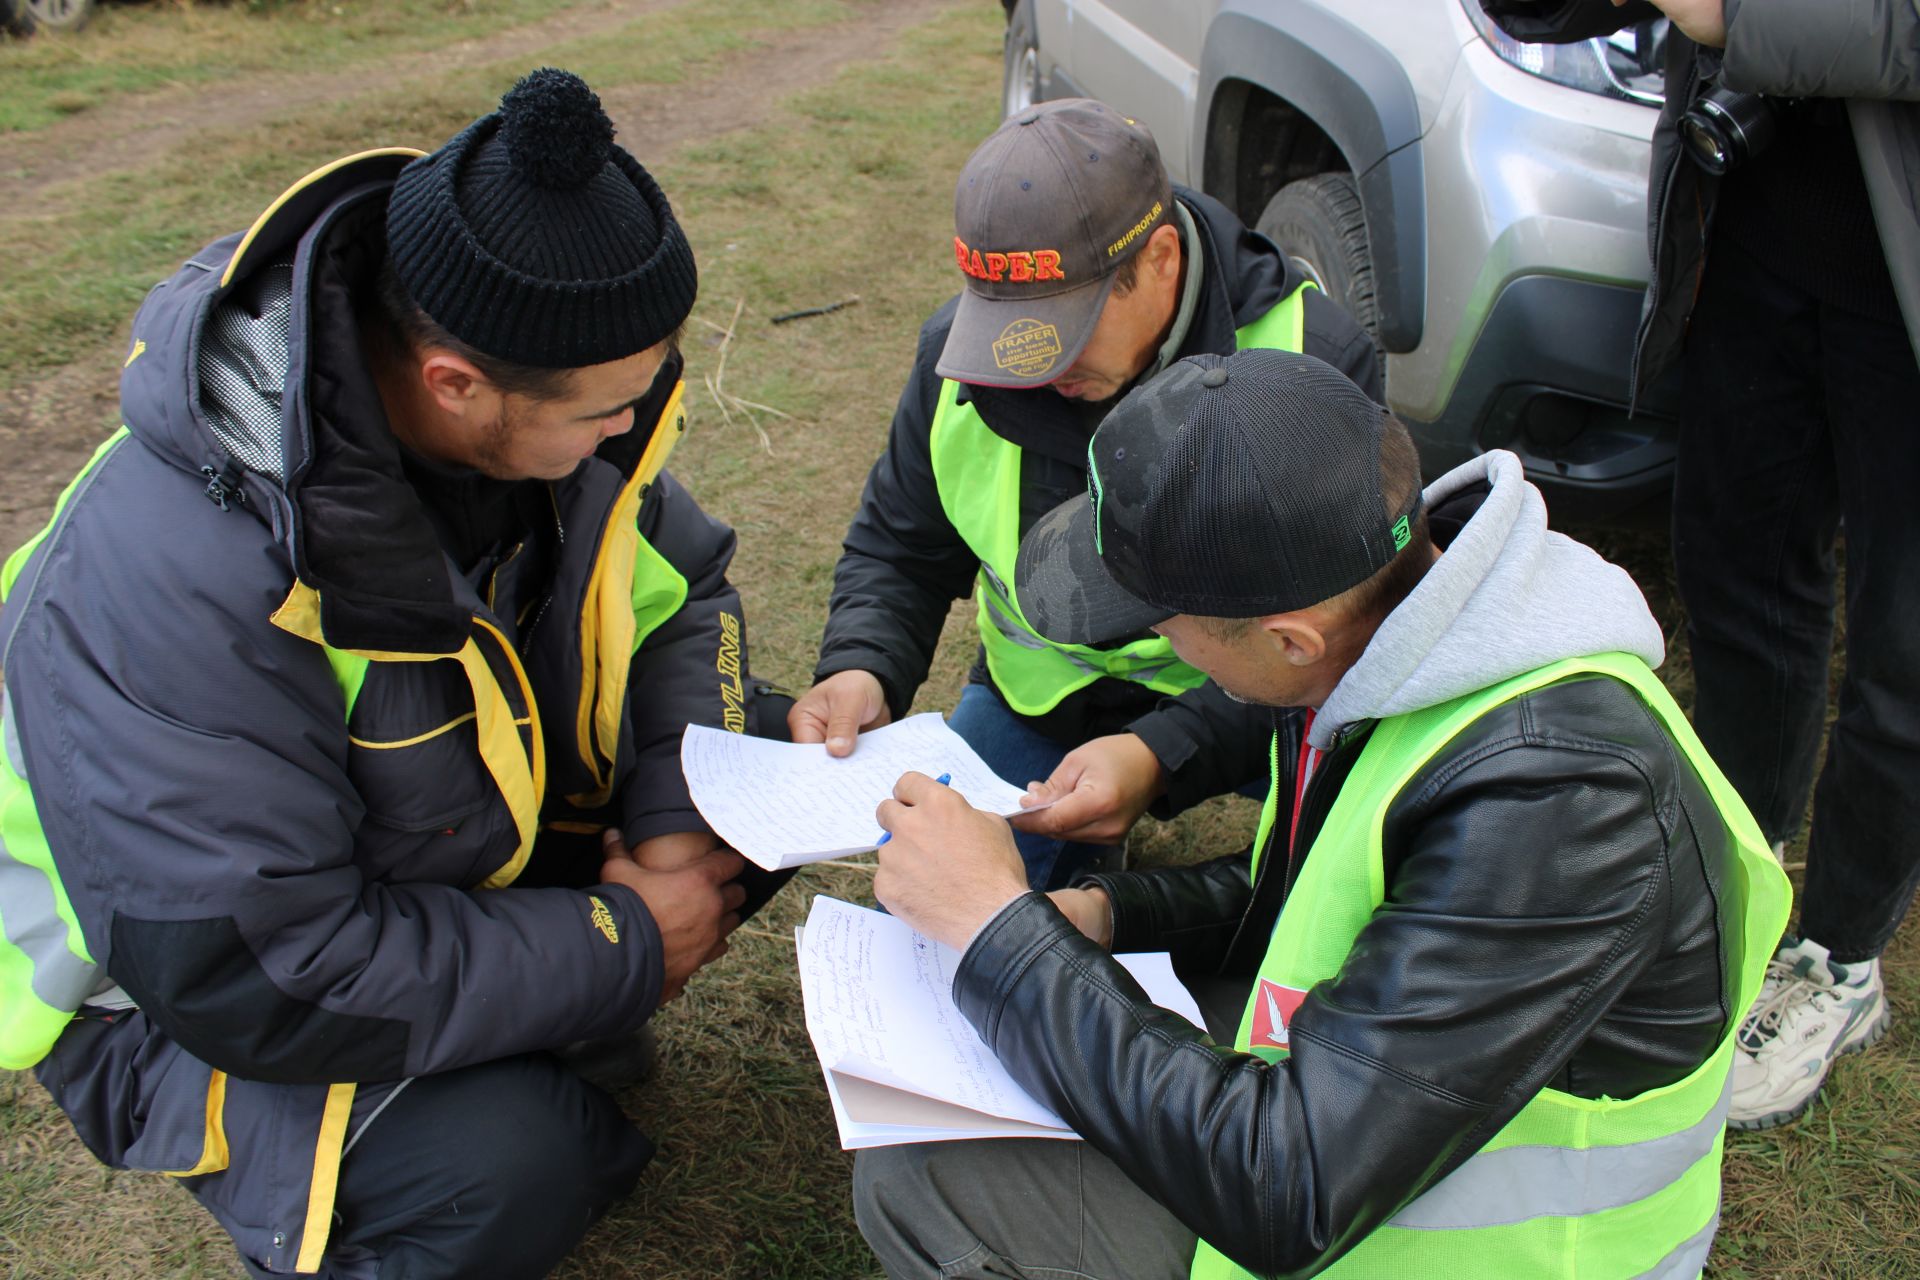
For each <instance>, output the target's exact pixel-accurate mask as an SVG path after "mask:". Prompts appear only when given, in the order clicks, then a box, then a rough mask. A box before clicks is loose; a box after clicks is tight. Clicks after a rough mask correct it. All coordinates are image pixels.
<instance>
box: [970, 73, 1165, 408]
mask: <svg viewBox="0 0 1920 1280" xmlns="http://www.w3.org/2000/svg"><path fill="white" fill-rule="evenodd" d="M1172 216H1173V188H1172V187H1171V186H1170V185H1169V183H1168V181H1167V171H1166V167H1165V166H1164V165H1162V164H1161V163H1160V148H1159V147H1157V146H1155V145H1154V141H1153V135H1152V134H1151V133H1149V132H1147V130H1146V127H1145V126H1144V125H1141V124H1139V123H1138V122H1136V121H1134V120H1130V119H1128V118H1127V117H1126V116H1123V115H1121V114H1120V113H1119V112H1118V111H1115V110H1114V109H1113V108H1112V107H1109V106H1107V105H1106V104H1105V103H1103V102H1096V101H1094V100H1093V99H1091V98H1062V99H1059V100H1057V101H1053V102H1042V103H1038V104H1036V105H1035V106H1032V107H1029V108H1027V109H1026V110H1024V111H1019V112H1016V113H1015V114H1013V115H1011V116H1009V117H1007V119H1006V121H1005V122H1004V123H1003V124H1001V126H1000V127H999V128H998V129H996V130H994V131H993V134H992V136H990V137H989V138H988V139H987V140H986V141H985V142H983V143H981V144H980V146H979V147H978V148H977V149H976V150H975V151H974V153H973V155H972V157H971V158H970V159H969V160H968V161H967V165H966V168H964V169H962V170H961V171H960V181H959V183H958V184H957V185H956V186H955V189H954V195H953V227H954V241H953V250H954V258H955V260H956V262H957V263H958V265H959V267H960V271H961V274H962V275H963V276H964V277H965V280H966V289H965V290H964V291H963V292H962V293H961V295H960V307H959V310H958V311H957V312H956V313H955V315H954V318H953V327H952V329H951V330H949V331H948V334H947V345H946V348H945V350H943V351H942V352H941V353H940V361H939V363H938V365H937V366H936V368H937V369H938V371H939V373H940V376H941V377H943V378H952V379H954V380H955V381H958V382H970V383H978V384H982V385H985V386H992V387H1017V388H1027V387H1042V386H1045V385H1046V384H1047V383H1049V382H1052V381H1053V380H1054V379H1055V378H1058V377H1059V376H1060V375H1061V374H1063V373H1065V372H1066V371H1067V369H1068V368H1069V367H1070V366H1071V365H1072V364H1073V362H1074V360H1075V359H1077V358H1078V357H1079V355H1080V350H1081V348H1082V347H1085V346H1086V345H1087V339H1089V338H1091V337H1092V336H1093V330H1094V326H1095V325H1096V324H1098V323H1099V321H1100V311H1101V308H1103V307H1104V306H1106V303H1107V296H1108V295H1109V294H1110V293H1112V292H1113V281H1114V273H1115V272H1116V271H1118V270H1119V269H1120V266H1121V264H1122V263H1124V262H1126V261H1127V260H1128V259H1130V258H1132V257H1133V255H1134V254H1136V253H1138V252H1139V251H1140V248H1141V246H1143V245H1145V244H1146V242H1147V237H1148V236H1149V235H1151V234H1152V232H1153V230H1154V228H1155V227H1158V226H1160V225H1161V224H1162V223H1163V222H1166V221H1167V220H1168V219H1169V218H1171V217H1172Z"/></svg>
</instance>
